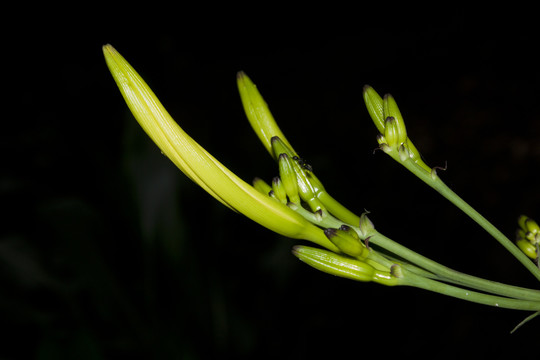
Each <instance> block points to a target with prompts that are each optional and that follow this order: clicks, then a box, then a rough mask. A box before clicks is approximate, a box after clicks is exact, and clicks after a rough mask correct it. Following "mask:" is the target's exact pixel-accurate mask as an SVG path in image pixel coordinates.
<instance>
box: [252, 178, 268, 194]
mask: <svg viewBox="0 0 540 360" xmlns="http://www.w3.org/2000/svg"><path fill="white" fill-rule="evenodd" d="M252 183H253V187H254V188H255V190H257V191H258V192H260V193H261V194H264V195H268V194H269V193H270V191H272V187H271V186H270V185H268V184H267V183H266V182H265V181H264V180H263V179H261V178H258V177H256V178H254V179H253V181H252Z"/></svg>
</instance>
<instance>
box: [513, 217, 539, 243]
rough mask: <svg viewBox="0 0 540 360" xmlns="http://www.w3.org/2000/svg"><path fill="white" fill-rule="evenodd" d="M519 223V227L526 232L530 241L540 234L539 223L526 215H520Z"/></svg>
mask: <svg viewBox="0 0 540 360" xmlns="http://www.w3.org/2000/svg"><path fill="white" fill-rule="evenodd" d="M518 224H519V227H520V228H521V229H523V231H524V232H525V234H526V235H525V237H526V238H527V239H528V240H529V241H535V240H536V239H535V238H536V237H537V234H540V226H538V223H537V222H536V221H534V220H533V219H531V218H529V217H527V216H525V215H521V216H520V217H519V219H518Z"/></svg>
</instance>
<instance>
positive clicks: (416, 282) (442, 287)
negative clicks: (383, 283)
mask: <svg viewBox="0 0 540 360" xmlns="http://www.w3.org/2000/svg"><path fill="white" fill-rule="evenodd" d="M401 280H403V281H402V282H401V283H402V284H403V285H409V286H414V287H417V288H421V289H425V290H429V291H433V292H437V293H439V294H443V295H447V296H452V297H455V298H458V299H463V300H467V301H471V302H474V303H478V304H483V305H490V306H495V307H501V308H506V309H514V310H530V311H539V310H540V301H527V300H519V299H509V298H505V297H500V296H495V295H488V294H482V293H478V292H475V291H471V290H467V289H462V288H459V287H457V286H453V285H449V284H445V283H441V282H438V281H435V280H432V279H427V278H424V277H421V276H418V275H416V274H414V273H411V272H405V271H404V273H403V278H402V279H401Z"/></svg>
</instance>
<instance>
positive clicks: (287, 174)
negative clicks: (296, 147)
mask: <svg viewBox="0 0 540 360" xmlns="http://www.w3.org/2000/svg"><path fill="white" fill-rule="evenodd" d="M278 159H279V160H278V166H279V176H280V177H281V179H282V182H283V187H284V189H285V192H286V193H287V196H288V197H289V200H290V201H291V202H293V203H295V204H300V196H299V195H298V180H297V179H296V172H295V171H294V167H293V166H294V165H293V163H294V161H293V160H291V158H289V156H287V154H285V153H282V154H281V155H279V158H278Z"/></svg>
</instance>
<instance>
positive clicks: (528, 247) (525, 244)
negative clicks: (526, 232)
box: [516, 239, 538, 260]
mask: <svg viewBox="0 0 540 360" xmlns="http://www.w3.org/2000/svg"><path fill="white" fill-rule="evenodd" d="M516 245H517V246H518V247H519V248H520V249H521V251H523V253H524V254H525V255H527V256H528V257H529V258H531V259H533V260H535V259H537V257H538V254H537V253H536V246H535V245H533V244H531V243H530V242H529V241H527V240H526V239H518V240H517V241H516Z"/></svg>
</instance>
